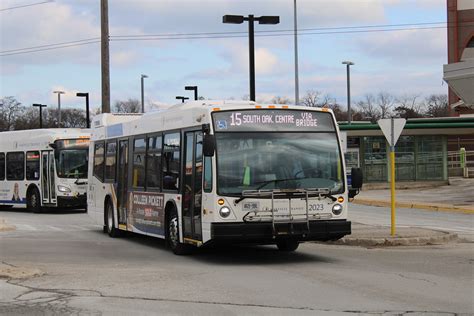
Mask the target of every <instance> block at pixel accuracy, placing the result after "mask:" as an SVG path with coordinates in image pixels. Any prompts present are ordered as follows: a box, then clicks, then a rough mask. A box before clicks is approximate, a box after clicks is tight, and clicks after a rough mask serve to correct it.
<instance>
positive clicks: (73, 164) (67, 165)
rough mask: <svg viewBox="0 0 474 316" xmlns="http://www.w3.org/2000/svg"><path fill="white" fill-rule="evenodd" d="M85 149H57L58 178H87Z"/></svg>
mask: <svg viewBox="0 0 474 316" xmlns="http://www.w3.org/2000/svg"><path fill="white" fill-rule="evenodd" d="M87 160H88V150H87V149H63V150H59V155H57V158H56V167H57V173H58V177H60V178H76V179H85V178H87Z"/></svg>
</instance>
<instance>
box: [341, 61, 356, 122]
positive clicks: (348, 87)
mask: <svg viewBox="0 0 474 316" xmlns="http://www.w3.org/2000/svg"><path fill="white" fill-rule="evenodd" d="M342 64H343V65H346V74H347V122H348V123H349V124H351V122H352V112H351V70H350V66H352V65H354V63H353V62H352V61H343V62H342Z"/></svg>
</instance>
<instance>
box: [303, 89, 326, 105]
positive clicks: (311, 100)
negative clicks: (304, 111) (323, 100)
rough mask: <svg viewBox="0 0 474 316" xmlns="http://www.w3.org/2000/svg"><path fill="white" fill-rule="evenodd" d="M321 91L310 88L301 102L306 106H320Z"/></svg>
mask: <svg viewBox="0 0 474 316" xmlns="http://www.w3.org/2000/svg"><path fill="white" fill-rule="evenodd" d="M320 97H321V92H319V91H316V90H308V91H306V94H305V95H304V96H303V97H302V98H301V100H300V104H301V105H304V106H310V107H317V106H319V98H320Z"/></svg>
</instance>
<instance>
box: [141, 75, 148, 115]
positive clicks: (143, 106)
mask: <svg viewBox="0 0 474 316" xmlns="http://www.w3.org/2000/svg"><path fill="white" fill-rule="evenodd" d="M145 78H148V76H147V75H142V76H141V84H142V113H145V88H144V81H145Z"/></svg>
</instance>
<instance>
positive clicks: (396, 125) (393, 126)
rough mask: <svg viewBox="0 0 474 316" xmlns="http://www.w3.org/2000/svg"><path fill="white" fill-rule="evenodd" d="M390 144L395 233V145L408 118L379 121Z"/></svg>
mask: <svg viewBox="0 0 474 316" xmlns="http://www.w3.org/2000/svg"><path fill="white" fill-rule="evenodd" d="M377 123H378V124H379V126H380V129H381V130H382V132H383V134H384V135H385V138H386V139H387V141H388V144H389V145H390V191H391V203H390V204H391V209H392V212H391V215H392V216H391V217H392V218H391V229H390V235H392V236H394V235H395V145H396V144H397V141H398V138H399V137H400V135H401V133H402V131H403V127H405V123H406V120H405V119H402V118H393V117H392V118H390V119H381V120H379V121H378V122H377Z"/></svg>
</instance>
